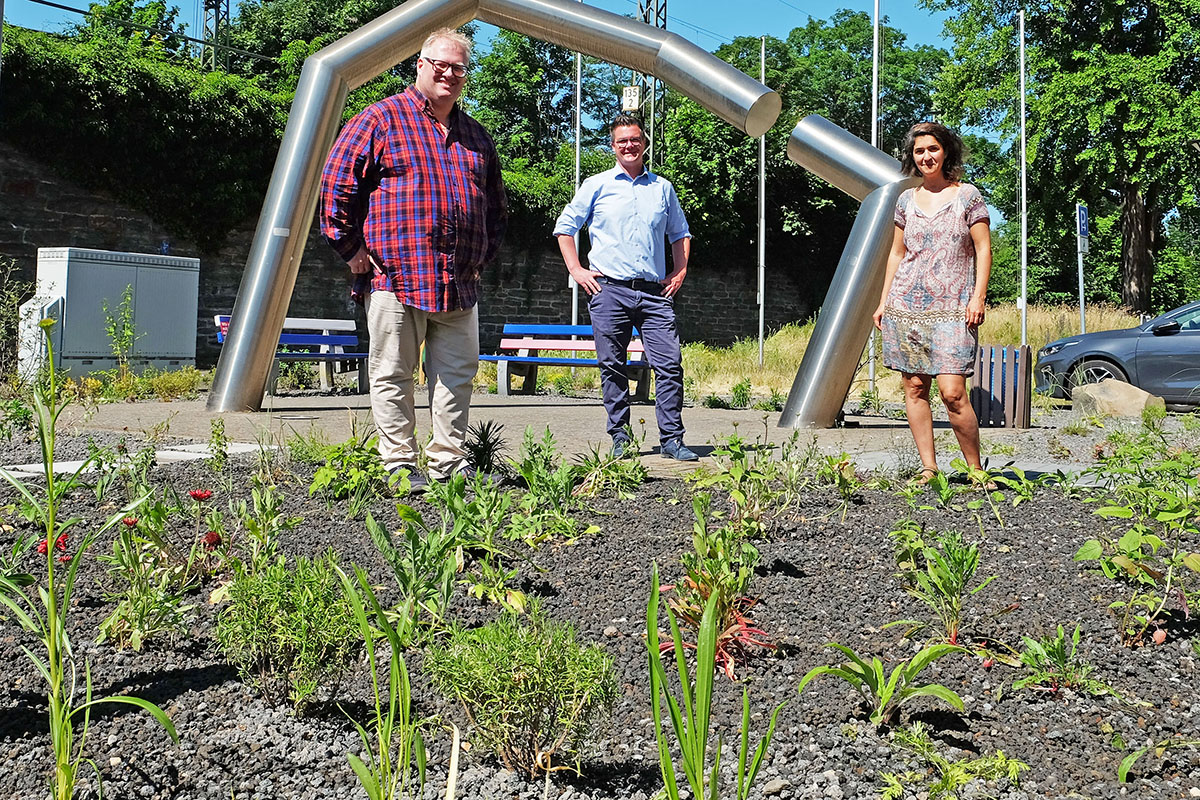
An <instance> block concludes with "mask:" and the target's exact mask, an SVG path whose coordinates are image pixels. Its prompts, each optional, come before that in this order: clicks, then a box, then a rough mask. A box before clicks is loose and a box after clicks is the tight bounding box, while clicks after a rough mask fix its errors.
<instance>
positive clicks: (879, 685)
mask: <svg viewBox="0 0 1200 800" xmlns="http://www.w3.org/2000/svg"><path fill="white" fill-rule="evenodd" d="M825 646H826V647H834V648H837V649H838V650H841V651H842V653H844V654H845V655H846V657H847V658H849V659H850V660H849V661H848V662H846V663H845V664H833V665H823V666H819V667H813V668H812V669H810V670H809V671H808V673H807V674H805V676H804V677H803V678H801V679H800V686H799V689H798V691H799V692H800V693H801V694H803V693H804V687H805V686H807V685H808V684H809V682H810V681H812V680H813V679H814V678H817V677H820V676H821V675H832V676H833V677H835V678H841V679H842V680H844V681H846V683H848V684H850V685H851V686H853V687H854V688H855V689H857V690H858V691H859V692H860V693H862V696H863V699H864V700H866V702H867V706H868V708H870V710H871V716H870V719H871V722H872V723H874V724H875V725H888V724H890V723H891V722H892V720H893V719H895V717H896V715H897V714H898V713H899V711H900V708H901V707H902V706H903V705H905V704H906V703H907V702H908V701H910V700H912V699H913V698H914V697H934V698H937V699H939V700H941V701H942V702H944V703H946V704H947V705H949V706H951V707H952V708H954V709H956V710H958V711H962V710H963V701H962V698H961V697H959V696H958V695H957V694H955V693H954V692H953V691H951V690H950V689H947V688H946V687H945V686H942V685H941V684H938V683H928V684H919V683H917V680H918V679H919V678H920V676H921V673H922V672H924V671H925V668H926V667H928V666H929V665H930V664H932V663H933V662H934V661H937V660H938V659H940V658H945V657H946V656H948V655H950V654H951V653H965V652H967V651H966V650H965V649H964V648H961V647H958V646H956V645H952V644H933V645H928V646H926V647H925V648H923V649H922V650H921V651H920V652H919V653H917V654H916V655H915V656H913V657H912V658H911V659H908V660H905V661H901V662H900V663H898V664H897V665H896V666H895V667H893V668H892V671H891V673H890V674H886V675H885V673H884V670H883V662H882V661H880V660H879V658H878V656H875V657H872V658H871V661H870V663H868V662H867V661H866V660H864V659H863V658H861V657H859V656H858V655H857V654H855V652H854V651H853V650H851V649H850V648H849V647H846V646H845V645H840V644H838V643H837V642H830V643H829V644H827V645H825Z"/></svg>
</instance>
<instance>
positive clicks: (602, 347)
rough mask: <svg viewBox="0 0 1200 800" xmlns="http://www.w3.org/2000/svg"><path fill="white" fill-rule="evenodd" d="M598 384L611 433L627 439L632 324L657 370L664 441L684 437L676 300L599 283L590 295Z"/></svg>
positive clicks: (656, 404)
mask: <svg viewBox="0 0 1200 800" xmlns="http://www.w3.org/2000/svg"><path fill="white" fill-rule="evenodd" d="M588 311H589V313H590V314H591V317H592V332H593V333H594V334H595V337H596V358H597V360H598V361H599V362H600V388H601V390H602V391H603V394H604V409H605V411H607V412H608V433H609V435H610V436H614V437H620V438H623V437H625V427H626V426H627V425H629V375H628V374H627V373H626V370H625V359H626V351H627V350H628V348H629V340H630V339H631V338H633V329H634V326H636V327H637V329H638V331H639V333H641V336H642V344H643V345H644V347H645V349H646V359H647V361H649V363H650V367H651V368H652V369H653V370H654V394H655V400H654V413H655V415H656V416H657V417H658V435H659V440H660V442H669V441H671V440H672V439H682V438H683V362H682V358H683V356H682V353H681V351H680V347H679V331H678V330H677V329H676V327H675V303H674V301H672V300H671V298H669V297H662V296H660V295H658V294H651V293H649V292H643V291H640V290H637V289H630V288H627V287H625V286H616V285H613V284H607V283H606V284H601V286H600V291H599V292H598V293H597V294H594V295H592V296H591V297H590V298H588Z"/></svg>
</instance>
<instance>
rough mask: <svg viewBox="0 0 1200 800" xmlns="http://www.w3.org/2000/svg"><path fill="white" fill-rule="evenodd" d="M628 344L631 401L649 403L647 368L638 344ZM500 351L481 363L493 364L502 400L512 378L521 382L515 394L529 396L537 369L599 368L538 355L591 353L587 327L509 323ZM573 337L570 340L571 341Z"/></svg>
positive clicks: (592, 361) (579, 359)
mask: <svg viewBox="0 0 1200 800" xmlns="http://www.w3.org/2000/svg"><path fill="white" fill-rule="evenodd" d="M633 333H634V338H633V340H631V341H630V342H629V351H628V353H627V358H628V361H627V362H626V365H627V369H628V371H629V379H630V380H631V381H635V382H636V383H637V391H636V392H635V393H634V397H635V398H636V399H638V400H648V399H650V368H649V365H648V364H647V362H646V361H645V360H644V359H643V354H644V352H645V351H644V350H643V348H642V340H641V339H640V338H637V336H638V334H637V331H636V330H635V331H634V332H633ZM501 336H502V338H501V339H500V347H499V348H498V352H497V353H496V355H481V356H480V357H479V359H480V360H481V361H495V362H496V392H497V394H499V395H501V396H502V397H508V396H509V395H510V394H512V393H513V388H512V379H513V377H514V376H517V377H521V378H524V381H523V382H522V383H521V388H520V390H519V392H520V393H521V394H533V393H534V391H536V389H537V372H538V367H543V366H544V367H599V366H600V364H599V362H598V361H597V360H596V358H595V357H592V358H588V357H586V356H582V355H553V356H542V355H539V353H541V352H542V351H546V350H551V351H566V352H568V353H579V354H582V353H595V352H596V339H595V336H594V335H593V333H592V326H591V325H523V324H515V323H509V324H506V325H505V326H504V331H503V333H502V334H501ZM572 337H574V338H572Z"/></svg>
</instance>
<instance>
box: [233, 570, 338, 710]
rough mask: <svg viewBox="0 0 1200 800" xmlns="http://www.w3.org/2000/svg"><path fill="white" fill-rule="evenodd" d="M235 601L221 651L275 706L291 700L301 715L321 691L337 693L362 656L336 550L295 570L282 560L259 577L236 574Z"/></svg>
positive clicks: (240, 673)
mask: <svg viewBox="0 0 1200 800" xmlns="http://www.w3.org/2000/svg"><path fill="white" fill-rule="evenodd" d="M228 598H229V605H228V606H226V607H225V608H223V609H222V610H221V613H220V614H219V615H218V617H217V626H216V638H217V644H218V645H220V647H221V651H222V653H224V654H225V657H226V658H227V659H229V663H230V664H232V665H233V666H234V667H236V668H237V670H238V674H239V675H241V677H242V680H244V681H245V682H246V684H247V685H249V686H250V687H252V688H254V689H256V690H258V691H259V692H261V693H262V695H263V697H264V698H265V699H266V700H267V701H268V702H272V703H278V702H281V701H283V700H284V699H285V698H286V699H288V700H290V701H291V702H292V706H293V708H294V709H295V710H296V711H297V713H299V712H301V711H302V710H303V709H304V706H305V704H306V703H307V702H308V701H309V698H310V697H312V695H313V694H314V693H315V692H316V691H317V689H318V688H319V687H320V686H321V685H322V684H325V685H332V686H334V687H336V685H337V683H338V682H339V681H340V679H341V676H342V674H343V673H344V672H345V671H346V669H348V668H349V667H350V666H351V665H352V664H353V663H354V661H355V659H356V657H357V655H358V649H359V646H360V645H361V641H360V639H359V638H358V628H357V623H356V621H355V617H354V611H353V607H352V605H351V602H350V601H349V600H348V599H347V597H346V595H345V594H344V593H343V592H342V585H341V581H340V580H339V578H338V573H337V558H336V556H335V555H334V553H333V551H332V550H328V551H326V553H325V554H324V555H323V556H321V557H319V558H315V559H308V558H305V557H303V556H300V557H298V558H297V559H296V560H295V562H294V563H293V564H292V565H290V566H289V565H288V564H287V562H286V561H285V560H284V559H283V558H280V559H278V560H277V561H275V562H274V563H273V564H270V565H268V566H266V567H264V568H262V569H261V570H259V571H258V572H256V573H250V572H246V571H244V570H242V569H240V568H235V571H234V578H233V582H232V583H231V584H230V585H229V590H228Z"/></svg>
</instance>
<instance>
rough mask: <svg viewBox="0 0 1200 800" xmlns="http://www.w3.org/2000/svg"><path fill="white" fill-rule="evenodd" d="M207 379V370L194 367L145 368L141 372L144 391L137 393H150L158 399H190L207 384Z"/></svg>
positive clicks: (208, 376)
mask: <svg viewBox="0 0 1200 800" xmlns="http://www.w3.org/2000/svg"><path fill="white" fill-rule="evenodd" d="M209 379H210V375H209V373H208V372H207V371H201V370H198V369H196V368H195V367H183V368H181V369H177V370H167V371H163V372H158V371H156V370H146V372H144V373H142V382H144V383H145V385H146V391H145V392H139V394H143V395H144V394H150V395H153V396H154V397H155V398H157V399H159V400H179V399H181V398H182V399H192V398H195V397H196V396H197V395H198V394H199V393H200V389H201V388H203V387H204V386H206V385H208V382H209Z"/></svg>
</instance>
